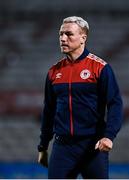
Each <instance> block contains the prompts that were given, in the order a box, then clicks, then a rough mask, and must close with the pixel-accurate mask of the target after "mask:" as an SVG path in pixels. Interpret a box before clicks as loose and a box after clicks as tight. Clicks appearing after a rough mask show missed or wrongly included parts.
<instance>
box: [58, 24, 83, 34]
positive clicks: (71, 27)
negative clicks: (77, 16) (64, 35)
mask: <svg viewBox="0 0 129 180" xmlns="http://www.w3.org/2000/svg"><path fill="white" fill-rule="evenodd" d="M80 30H81V28H80V27H79V26H78V25H77V24H76V23H74V22H69V23H63V24H62V25H61V27H60V31H71V32H73V31H76V32H77V31H78V32H79V31H80Z"/></svg>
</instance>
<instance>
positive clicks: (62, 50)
mask: <svg viewBox="0 0 129 180" xmlns="http://www.w3.org/2000/svg"><path fill="white" fill-rule="evenodd" d="M61 52H62V53H63V54H69V51H67V50H64V49H61Z"/></svg>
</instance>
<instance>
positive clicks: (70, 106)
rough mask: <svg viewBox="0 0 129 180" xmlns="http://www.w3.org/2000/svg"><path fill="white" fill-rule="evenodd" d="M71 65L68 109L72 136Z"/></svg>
mask: <svg viewBox="0 0 129 180" xmlns="http://www.w3.org/2000/svg"><path fill="white" fill-rule="evenodd" d="M72 66H73V64H71V67H70V74H69V111H70V134H71V135H72V136H73V115H72V92H71V91H72V88H71V79H72Z"/></svg>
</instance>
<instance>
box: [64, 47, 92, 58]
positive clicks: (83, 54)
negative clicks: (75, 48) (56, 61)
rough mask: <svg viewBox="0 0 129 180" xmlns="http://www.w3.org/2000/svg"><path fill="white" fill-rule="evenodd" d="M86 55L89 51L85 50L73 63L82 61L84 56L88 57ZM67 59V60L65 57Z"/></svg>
mask: <svg viewBox="0 0 129 180" xmlns="http://www.w3.org/2000/svg"><path fill="white" fill-rule="evenodd" d="M88 54H89V51H88V50H87V49H86V48H85V49H84V51H83V53H82V54H81V55H80V56H79V57H78V58H77V59H76V60H75V61H78V60H83V59H84V58H85V57H86V56H88ZM67 59H69V58H68V57H67Z"/></svg>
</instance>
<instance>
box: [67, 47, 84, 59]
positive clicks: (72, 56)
mask: <svg viewBox="0 0 129 180" xmlns="http://www.w3.org/2000/svg"><path fill="white" fill-rule="evenodd" d="M84 48H85V47H83V48H81V49H77V50H75V51H73V52H70V53H69V54H67V57H68V58H69V59H70V60H71V61H74V60H76V59H78V57H79V56H81V54H82V53H83V51H84Z"/></svg>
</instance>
